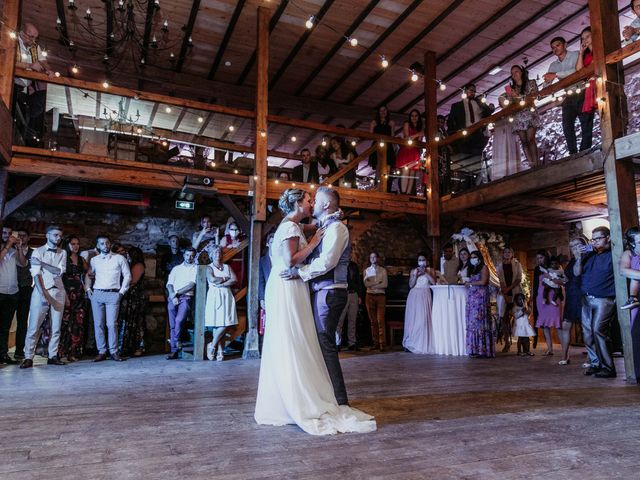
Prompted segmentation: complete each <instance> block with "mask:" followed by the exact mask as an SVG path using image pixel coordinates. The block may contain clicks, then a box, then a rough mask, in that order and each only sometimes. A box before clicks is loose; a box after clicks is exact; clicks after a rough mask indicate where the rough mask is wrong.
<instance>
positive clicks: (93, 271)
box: [85, 235, 131, 362]
mask: <svg viewBox="0 0 640 480" xmlns="http://www.w3.org/2000/svg"><path fill="white" fill-rule="evenodd" d="M96 249H97V250H98V251H99V252H100V254H99V255H97V256H95V257H93V258H92V259H91V262H89V267H90V268H89V272H88V273H87V275H86V276H85V288H86V290H87V296H88V297H89V298H90V299H91V311H92V312H93V326H94V330H95V336H96V347H97V348H98V356H97V357H96V358H95V359H94V360H93V361H94V362H101V361H103V360H106V359H107V344H106V341H105V331H104V329H105V321H106V327H107V330H108V335H109V337H108V338H109V353H110V354H111V359H112V360H115V361H116V362H121V361H122V360H123V358H122V357H120V354H119V353H118V330H117V327H118V312H119V309H120V300H121V299H122V296H123V295H124V294H125V293H126V291H127V290H128V289H129V284H130V283H131V271H130V270H129V264H128V263H127V259H126V258H125V257H123V256H122V255H118V254H116V253H111V240H110V239H109V237H108V236H107V235H98V236H97V237H96ZM92 277H93V278H95V280H94V279H93V278H92Z"/></svg>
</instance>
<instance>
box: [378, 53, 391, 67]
mask: <svg viewBox="0 0 640 480" xmlns="http://www.w3.org/2000/svg"><path fill="white" fill-rule="evenodd" d="M380 65H382V68H387V67H388V66H389V60H387V59H386V58H385V56H384V55H381V56H380Z"/></svg>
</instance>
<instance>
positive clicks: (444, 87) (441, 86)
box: [440, 82, 447, 92]
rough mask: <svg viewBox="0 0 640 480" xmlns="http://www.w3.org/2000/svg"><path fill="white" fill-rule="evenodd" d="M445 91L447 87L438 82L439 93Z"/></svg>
mask: <svg viewBox="0 0 640 480" xmlns="http://www.w3.org/2000/svg"><path fill="white" fill-rule="evenodd" d="M446 89H447V86H446V85H445V84H444V82H440V91H441V92H444V91H445V90H446Z"/></svg>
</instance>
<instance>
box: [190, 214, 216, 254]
mask: <svg viewBox="0 0 640 480" xmlns="http://www.w3.org/2000/svg"><path fill="white" fill-rule="evenodd" d="M217 244H218V227H216V226H215V225H214V224H213V223H212V221H211V215H203V216H202V217H200V228H199V230H198V231H197V232H194V234H193V236H192V238H191V246H192V247H193V248H195V249H196V262H197V263H199V264H200V265H208V264H209V262H210V260H209V256H210V252H209V250H210V249H211V248H212V247H213V246H214V245H217Z"/></svg>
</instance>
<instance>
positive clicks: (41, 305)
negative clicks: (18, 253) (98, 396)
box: [24, 245, 67, 359]
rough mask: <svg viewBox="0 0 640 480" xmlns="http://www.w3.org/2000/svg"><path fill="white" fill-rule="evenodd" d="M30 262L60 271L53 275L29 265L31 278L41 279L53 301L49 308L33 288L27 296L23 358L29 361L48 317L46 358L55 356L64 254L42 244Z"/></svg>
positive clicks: (63, 295)
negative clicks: (28, 299) (48, 333)
mask: <svg viewBox="0 0 640 480" xmlns="http://www.w3.org/2000/svg"><path fill="white" fill-rule="evenodd" d="M31 258H32V259H38V260H40V261H41V262H42V263H46V264H48V265H51V266H52V267H57V268H58V269H59V270H60V272H59V273H58V274H57V275H54V274H53V273H51V272H49V271H48V270H47V269H46V268H43V267H42V266H40V265H33V264H32V265H31V275H32V276H33V278H34V279H35V281H36V282H38V279H37V277H38V276H42V284H43V285H44V289H45V290H46V291H47V293H49V295H50V296H51V297H52V298H53V300H54V301H53V302H51V305H49V304H48V303H47V301H46V299H45V298H44V297H43V296H42V295H41V294H40V290H39V289H38V287H37V286H36V287H35V288H34V289H33V293H32V294H31V305H30V307H29V322H28V326H27V336H26V338H25V343H24V356H25V358H28V359H33V356H34V354H35V351H36V344H37V343H38V336H39V335H40V327H41V326H42V322H44V319H45V318H46V316H47V313H48V314H49V320H50V322H51V338H50V339H49V358H53V357H55V356H56V355H58V344H59V342H60V329H61V327H62V316H63V314H64V304H65V300H66V293H65V290H64V283H63V282H62V274H63V273H64V272H65V271H66V269H67V252H66V251H65V250H62V249H61V248H48V247H47V245H43V246H42V247H40V248H36V249H35V250H34V251H33V254H32V255H31Z"/></svg>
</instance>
